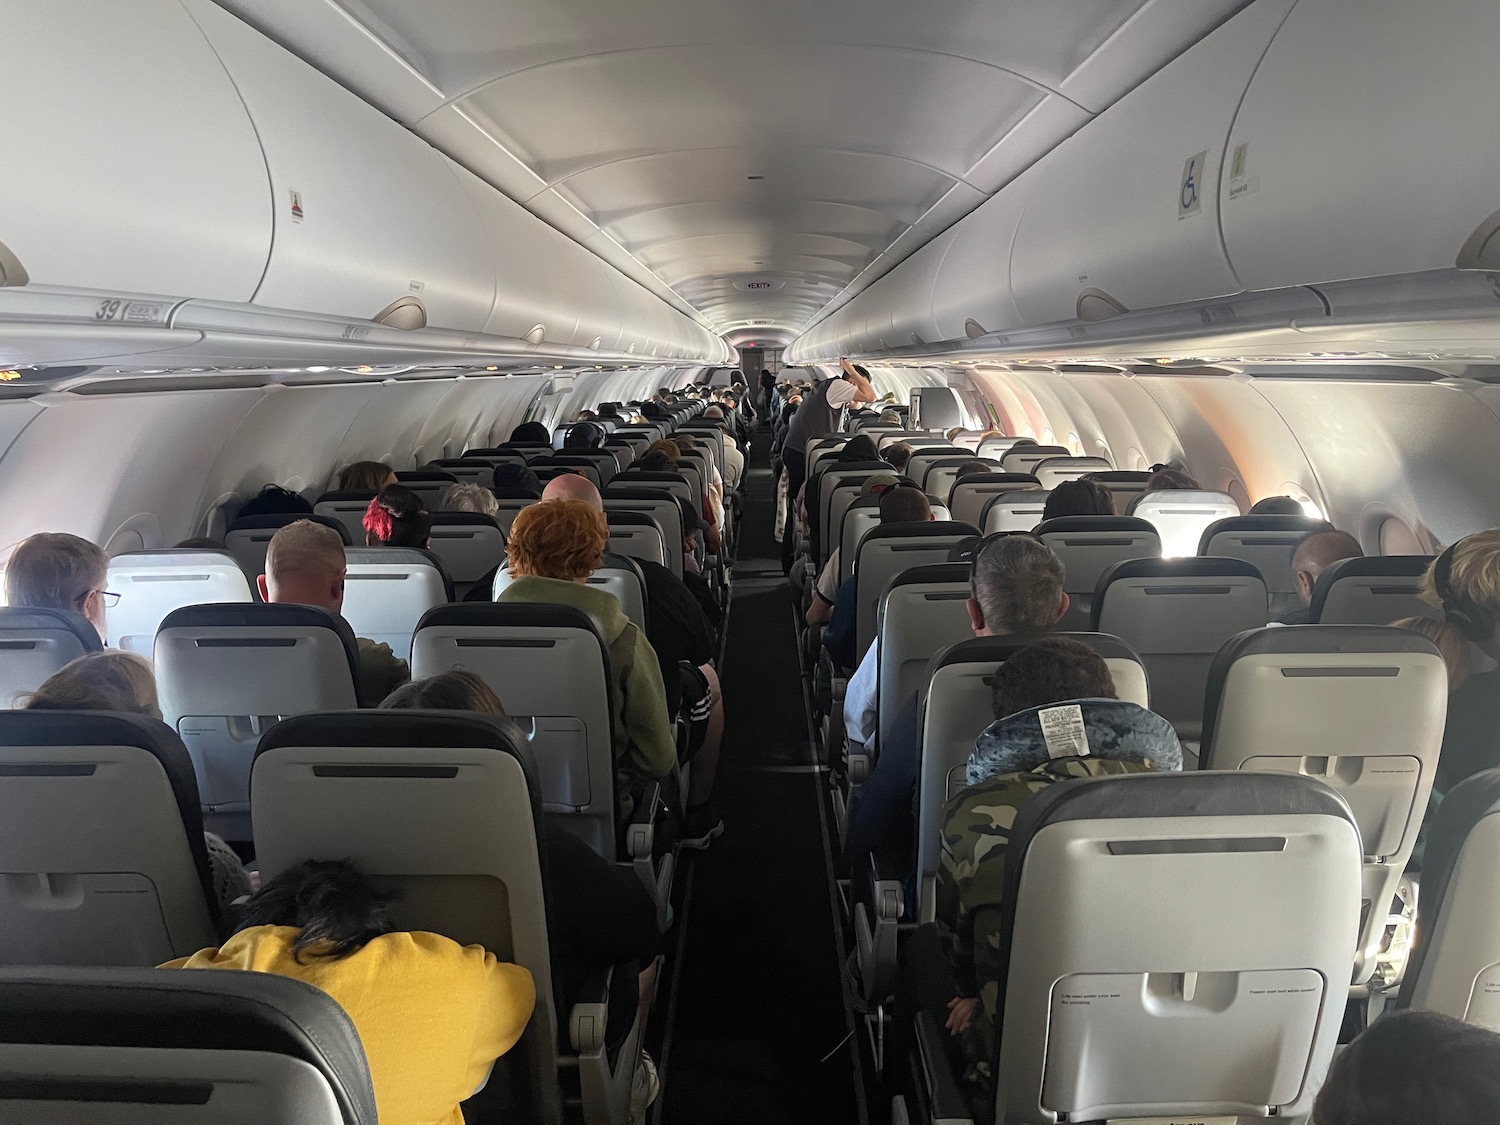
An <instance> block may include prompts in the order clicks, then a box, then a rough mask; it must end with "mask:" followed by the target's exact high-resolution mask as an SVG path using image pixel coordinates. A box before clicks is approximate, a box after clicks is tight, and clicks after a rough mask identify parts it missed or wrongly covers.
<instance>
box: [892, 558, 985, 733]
mask: <svg viewBox="0 0 1500 1125" xmlns="http://www.w3.org/2000/svg"><path fill="white" fill-rule="evenodd" d="M970 570H971V568H970V567H968V566H966V565H962V564H959V563H936V564H933V565H931V566H914V567H912V568H911V569H909V570H904V571H902V572H901V573H900V574H898V575H896V577H895V578H894V579H892V580H891V584H890V586H889V587H888V588H887V589H886V592H885V594H884V596H883V597H882V598H881V599H880V617H879V620H878V623H877V629H876V640H875V644H876V646H877V647H876V650H875V653H876V659H877V661H878V664H877V667H878V670H879V678H878V684H879V686H878V688H877V694H876V699H877V700H878V702H879V711H878V715H879V718H878V719H877V726H876V730H877V732H878V731H880V730H889V729H890V725H891V723H892V722H894V721H895V718H896V713H897V712H898V711H900V709H901V708H902V706H903V705H905V703H906V701H907V700H908V699H910V698H911V697H912V695H914V694H915V693H916V692H917V691H918V690H919V689H920V688H922V687H923V686H925V682H926V680H925V674H926V672H927V665H928V663H929V662H930V661H931V660H932V658H933V657H934V656H935V655H937V653H939V652H941V651H943V650H944V649H946V648H948V647H949V646H950V645H955V644H958V643H959V642H960V641H962V640H965V639H966V638H968V637H970V636H972V635H973V626H972V624H971V622H970V620H969V609H968V603H969V593H970V591H969V573H970Z"/></svg>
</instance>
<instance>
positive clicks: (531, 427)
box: [510, 422, 552, 445]
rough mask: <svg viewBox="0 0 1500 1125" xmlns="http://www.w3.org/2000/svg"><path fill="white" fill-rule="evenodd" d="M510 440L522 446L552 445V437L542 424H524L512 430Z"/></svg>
mask: <svg viewBox="0 0 1500 1125" xmlns="http://www.w3.org/2000/svg"><path fill="white" fill-rule="evenodd" d="M510 440H511V441H512V442H514V443H517V444H520V445H551V444H552V435H551V434H550V433H548V432H547V427H546V426H544V425H542V424H541V423H540V422H522V423H521V424H520V425H519V426H517V427H516V428H515V429H513V430H511V432H510Z"/></svg>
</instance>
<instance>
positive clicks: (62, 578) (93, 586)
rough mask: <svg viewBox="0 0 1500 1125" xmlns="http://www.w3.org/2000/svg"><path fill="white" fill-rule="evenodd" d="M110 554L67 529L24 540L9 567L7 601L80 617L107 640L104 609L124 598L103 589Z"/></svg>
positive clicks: (13, 553)
mask: <svg viewBox="0 0 1500 1125" xmlns="http://www.w3.org/2000/svg"><path fill="white" fill-rule="evenodd" d="M108 575H109V556H107V555H106V554H105V553H104V552H103V550H101V549H100V548H99V547H97V546H95V545H94V544H93V543H90V542H89V541H88V540H87V539H80V538H79V537H78V536H76V535H69V534H68V533H67V532H65V531H41V532H38V533H37V534H35V535H32V536H28V537H27V538H25V539H23V540H21V542H20V543H19V544H18V545H17V546H16V549H15V550H14V551H12V552H11V556H10V562H9V563H7V564H6V567H5V602H6V604H7V605H10V606H15V607H17V608H27V609H65V610H68V611H70V612H72V613H77V614H81V615H82V616H83V617H85V618H87V619H88V621H89V623H90V624H91V625H93V626H94V628H95V629H97V630H98V631H99V636H100V637H101V638H102V637H103V636H105V621H104V610H105V606H106V605H107V604H112V603H113V602H115V601H118V600H119V595H118V594H112V593H110V592H109V591H108V590H106V589H105V588H104V584H105V581H106V579H107V577H108Z"/></svg>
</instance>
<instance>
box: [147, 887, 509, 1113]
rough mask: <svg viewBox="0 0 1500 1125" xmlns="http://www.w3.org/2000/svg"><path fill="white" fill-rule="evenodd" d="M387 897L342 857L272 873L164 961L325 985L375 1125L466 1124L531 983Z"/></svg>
mask: <svg viewBox="0 0 1500 1125" xmlns="http://www.w3.org/2000/svg"><path fill="white" fill-rule="evenodd" d="M387 901H388V900H387V899H386V898H385V897H384V896H383V895H382V894H381V893H380V891H379V890H377V889H376V888H375V887H374V885H373V884H371V883H370V881H369V880H368V879H366V878H365V877H364V876H363V875H361V874H360V873H359V872H358V871H357V870H355V868H354V867H353V866H352V865H350V864H348V863H345V862H309V863H304V864H302V865H301V866H299V867H295V868H292V869H291V870H289V871H286V872H284V873H283V874H281V875H279V876H277V877H276V878H275V879H272V880H271V881H270V882H269V883H267V884H266V885H265V886H264V887H263V888H262V889H261V890H260V892H259V893H258V894H256V895H255V896H254V897H252V898H251V899H250V901H249V902H247V903H246V904H245V906H244V908H243V912H242V919H241V923H240V928H239V930H238V932H236V933H235V935H234V936H233V937H231V938H230V939H229V940H228V941H227V942H225V943H224V945H222V946H221V947H220V948H218V949H204V950H201V951H199V952H198V953H195V954H193V955H192V956H191V957H185V958H181V959H179V960H176V961H170V962H168V963H167V964H166V965H164V966H162V967H163V968H167V969H242V970H249V971H251V972H259V973H277V974H279V975H281V976H287V977H295V978H296V979H297V980H301V981H305V982H306V983H308V984H311V985H314V986H316V987H318V988H321V989H322V990H323V991H324V992H326V993H327V994H328V995H329V996H332V997H333V998H334V999H335V1000H336V1001H338V1003H339V1005H340V1007H342V1008H343V1009H344V1011H346V1012H347V1013H348V1014H349V1018H350V1019H351V1020H352V1021H353V1022H354V1027H355V1030H357V1031H358V1032H359V1038H360V1042H361V1043H362V1044H363V1045H364V1049H365V1058H366V1060H367V1061H368V1062H369V1065H370V1078H371V1081H372V1083H373V1085H374V1087H375V1105H376V1109H377V1110H378V1111H379V1114H380V1122H381V1125H463V1112H462V1110H460V1109H459V1103H460V1102H461V1101H463V1100H464V1099H465V1098H467V1097H469V1095H471V1094H472V1093H474V1091H475V1090H476V1089H477V1088H478V1087H479V1086H480V1085H481V1084H483V1082H484V1081H485V1078H486V1076H487V1075H488V1073H489V1069H490V1067H491V1066H492V1065H493V1063H494V1062H495V1060H496V1059H498V1058H499V1057H500V1056H501V1055H503V1054H505V1052H506V1051H508V1050H510V1049H511V1047H513V1046H515V1044H516V1041H517V1040H518V1039H520V1037H521V1033H522V1031H524V1030H525V1028H526V1023H527V1021H528V1020H529V1019H530V1018H531V1009H532V1007H533V1005H534V1004H535V1002H536V988H535V986H534V985H533V983H532V980H531V974H530V973H529V972H527V971H526V970H525V969H524V968H522V967H521V966H519V965H513V964H510V963H508V962H505V961H498V960H496V958H495V955H494V954H492V953H489V952H486V951H485V950H484V949H483V948H481V947H480V946H477V945H469V946H460V945H459V944H458V943H457V942H454V941H451V940H449V939H448V938H445V937H441V936H439V935H438V934H429V933H420V932H404V931H398V930H396V929H395V927H394V926H392V925H391V921H390V917H389V915H388V914H387V912H386V904H387Z"/></svg>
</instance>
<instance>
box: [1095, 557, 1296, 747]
mask: <svg viewBox="0 0 1500 1125" xmlns="http://www.w3.org/2000/svg"><path fill="white" fill-rule="evenodd" d="M1265 623H1266V584H1265V583H1264V582H1262V581H1261V578H1260V572H1259V571H1257V570H1256V569H1255V568H1254V567H1253V566H1251V565H1250V564H1249V563H1247V562H1243V561H1241V560H1239V559H1199V558H1186V559H1132V560H1130V561H1129V562H1122V563H1116V564H1115V565H1114V566H1112V567H1110V568H1109V569H1108V570H1106V571H1105V572H1104V573H1103V574H1102V575H1100V576H1099V585H1098V586H1097V587H1095V589H1094V608H1093V620H1092V627H1093V629H1094V631H1095V632H1098V633H1109V634H1111V635H1112V636H1116V637H1119V638H1120V639H1121V640H1123V641H1125V643H1127V644H1128V645H1130V646H1131V647H1132V648H1133V649H1135V651H1136V652H1138V653H1140V654H1141V657H1142V659H1143V660H1144V661H1145V664H1146V670H1147V671H1148V672H1149V673H1150V674H1151V684H1152V698H1153V704H1152V709H1153V710H1155V711H1156V712H1157V714H1159V715H1162V716H1163V717H1165V718H1166V719H1168V720H1169V721H1170V722H1171V723H1172V725H1173V726H1174V727H1176V728H1177V733H1178V735H1179V736H1181V737H1182V738H1183V739H1186V740H1191V741H1194V742H1196V741H1197V740H1198V739H1199V737H1200V736H1201V733H1202V728H1203V705H1204V703H1203V701H1204V692H1205V689H1206V687H1207V684H1208V670H1209V666H1210V665H1211V664H1212V663H1213V658H1214V654H1215V653H1217V652H1218V651H1219V649H1220V648H1221V647H1222V646H1223V644H1224V642H1225V641H1227V640H1228V639H1229V638H1230V637H1232V636H1234V635H1235V634H1236V633H1243V632H1245V631H1246V630H1247V629H1259V628H1260V627H1261V626H1262V625H1264V624H1265Z"/></svg>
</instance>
